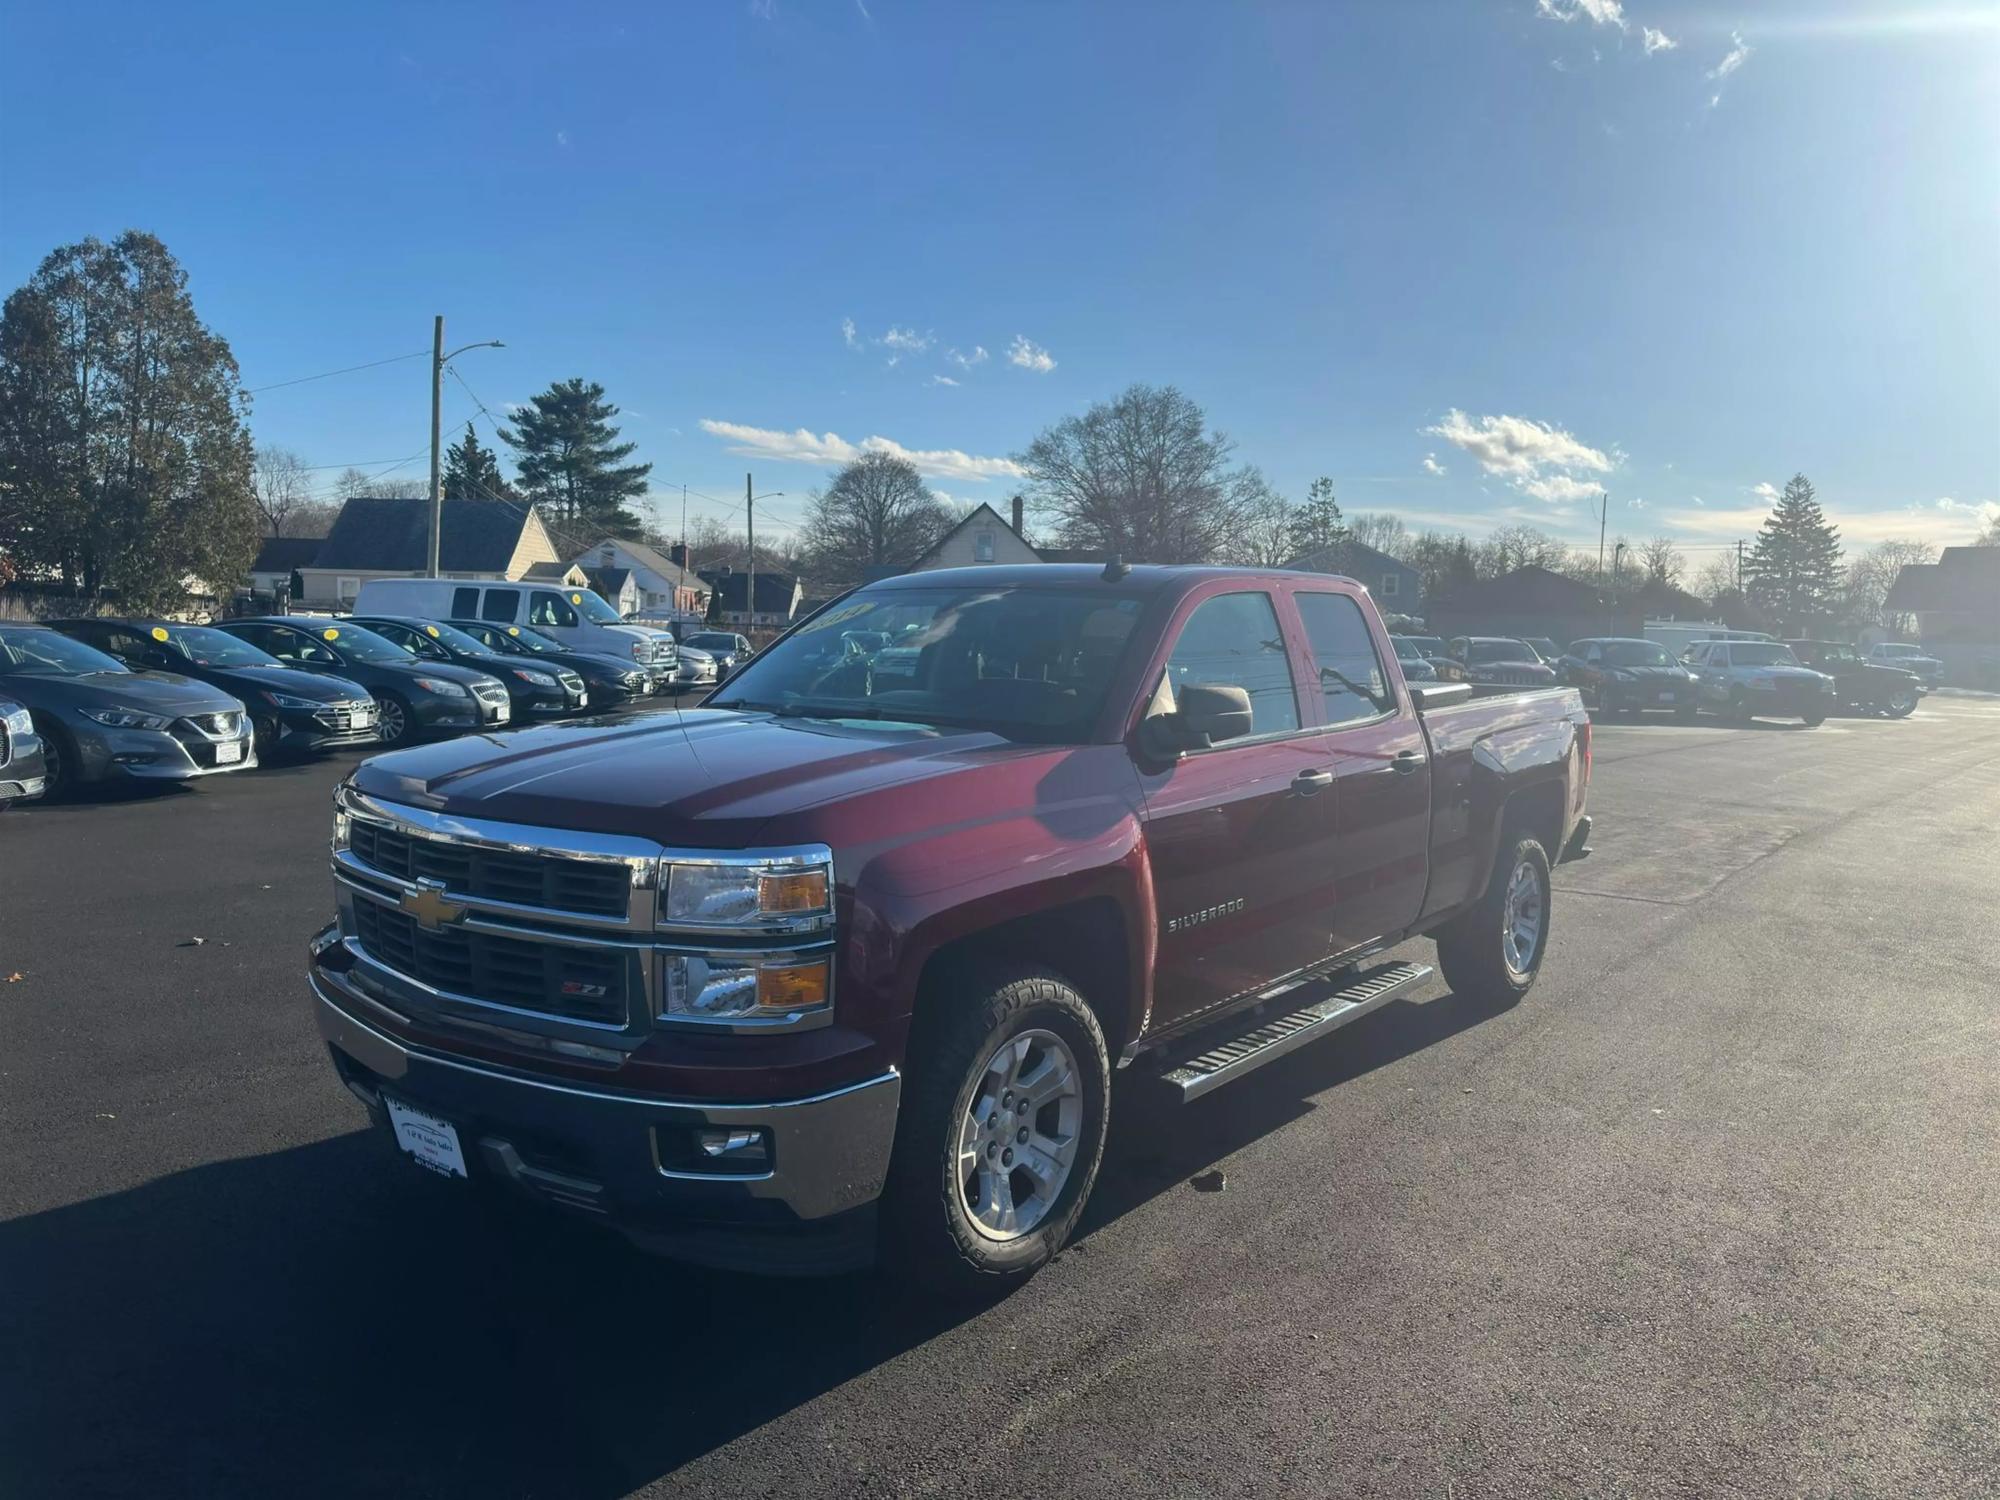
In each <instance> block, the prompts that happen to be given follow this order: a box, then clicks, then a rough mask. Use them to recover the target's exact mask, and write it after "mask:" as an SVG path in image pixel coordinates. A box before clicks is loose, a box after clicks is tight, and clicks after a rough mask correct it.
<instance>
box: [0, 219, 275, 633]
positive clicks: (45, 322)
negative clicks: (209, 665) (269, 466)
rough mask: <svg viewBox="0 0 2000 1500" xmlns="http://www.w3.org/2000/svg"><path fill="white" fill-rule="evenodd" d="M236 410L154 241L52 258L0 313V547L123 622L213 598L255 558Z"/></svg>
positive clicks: (255, 525) (92, 246)
mask: <svg viewBox="0 0 2000 1500" xmlns="http://www.w3.org/2000/svg"><path fill="white" fill-rule="evenodd" d="M248 405H249V403H248V400H247V398H246V397H245V394H244V392H243V389H242V386H241V384H240V382H239V380H238V377H237V371H236V357H235V356H234V355H233V354H231V353H230V351H229V345H228V343H227V342H226V341H225V340H223V339H222V338H220V337H218V336H217V335H216V334H214V333H212V332H210V331H209V329H208V328H207V327H206V326H204V325H203V323H202V321H201V319H200V318H198V317H196V316H195V310H194V301H193V299H192V298H191V297H190V296H189V295H188V290H187V273H186V272H185V271H183V270H182V269H181V266H180V263H179V262H178V261H176V260H175V259H174V257H173V256H172V254H170V253H169V252H168V250H167V247H166V246H165V245H163V244H161V243H160V241H159V240H158V239H156V238H154V237H153V236H152V235H150V234H146V233H143V232H142V231H139V230H128V231H126V232H125V233H124V234H121V235H120V236H119V237H118V238H117V239H116V240H114V241H112V242H111V243H110V244H108V245H107V244H105V243H104V242H103V241H102V240H98V239H86V240H84V241H82V242H80V243H78V244H74V245H65V246H63V247H62V248H61V249H59V250H56V251H54V252H53V253H51V254H50V255H49V256H48V258H47V259H45V260H44V261H43V262H42V264H41V266H40V267H39V268H38V269H37V270H36V272H35V274H34V276H33V277H32V278H31V279H30V280H29V282H28V284H27V285H26V286H23V287H21V288H20V289H19V290H17V291H16V292H14V293H13V294H12V295H11V296H9V297H8V298H7V302H6V307H5V310H4V311H0V500H4V502H5V503H4V504H0V525H4V528H5V530H4V533H0V549H4V550H5V551H7V552H8V553H10V554H11V555H12V556H13V557H14V559H15V560H16V562H17V563H19V564H23V565H28V566H35V567H40V568H43V569H47V570H48V571H50V572H52V573H54V574H55V575H56V576H58V577H60V578H61V580H62V582H63V584H64V586H65V587H66V588H68V589H70V590H72V591H74V592H79V593H91V594H96V593H101V592H102V593H113V594H116V595H117V596H118V597H119V599H120V600H121V601H122V602H123V603H125V604H126V605H127V606H128V607H130V608H133V609H135V610H137V609H149V608H160V607H167V606H173V605H178V604H179V603H181V602H182V600H183V599H184V598H185V580H187V579H188V578H190V577H192V578H196V579H199V580H201V581H203V582H204V583H206V584H207V585H209V586H210V587H211V588H215V589H218V590H222V591H224V592H226V591H227V590H229V589H230V588H231V587H233V586H234V585H235V584H236V583H237V582H238V581H239V580H240V579H241V578H242V577H243V576H244V574H245V573H247V572H248V571H249V567H250V563H251V560H252V559H253V558H254V557H255V556H256V552H257V535H258V531H259V518H258V510H257V500H256V496H255V494H254V493H253V490H252V487H251V474H250V468H251V446H250V434H249V432H248V431H247V430H246V428H245V426H244V416H245V413H246V411H247V409H248Z"/></svg>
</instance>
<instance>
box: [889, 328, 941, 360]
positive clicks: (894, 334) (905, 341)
mask: <svg viewBox="0 0 2000 1500" xmlns="http://www.w3.org/2000/svg"><path fill="white" fill-rule="evenodd" d="M875 342H876V343H878V344H881V345H882V346H883V347H884V348H888V349H894V350H896V351H897V352H898V353H901V354H922V353H923V352H924V351H925V350H926V349H928V348H930V346H931V345H932V344H934V343H936V342H937V339H936V337H935V336H934V335H932V334H928V333H918V332H917V330H916V329H914V328H895V327H891V328H890V330H889V331H888V332H887V333H885V334H883V335H882V337H880V338H879V339H877V340H876V341H875Z"/></svg>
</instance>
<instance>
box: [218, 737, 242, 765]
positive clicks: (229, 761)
mask: <svg viewBox="0 0 2000 1500" xmlns="http://www.w3.org/2000/svg"><path fill="white" fill-rule="evenodd" d="M241 759H243V741H241V740H224V741H223V742H222V743H221V744H219V745H217V746H216V747H215V763H216V764H217V765H218V766H233V765H235V764H236V762H238V761H239V760H241Z"/></svg>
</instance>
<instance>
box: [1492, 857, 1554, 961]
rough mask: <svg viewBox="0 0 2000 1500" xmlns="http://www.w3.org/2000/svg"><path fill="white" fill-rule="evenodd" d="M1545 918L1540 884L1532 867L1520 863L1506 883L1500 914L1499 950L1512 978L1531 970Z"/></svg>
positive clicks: (1540, 944) (1540, 939) (1525, 863)
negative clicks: (1503, 902)
mask: <svg viewBox="0 0 2000 1500" xmlns="http://www.w3.org/2000/svg"><path fill="white" fill-rule="evenodd" d="M1547 914H1548V913H1547V903H1546V902H1545V901H1543V899H1542V883H1541V882H1540V881H1539V880H1537V879H1536V878H1535V871H1534V867H1533V866H1532V865H1530V864H1528V863H1527V861H1525V860H1523V861H1522V862H1521V863H1520V864H1518V865H1516V866H1514V874H1513V876H1512V878H1510V879H1509V880H1508V882H1507V902H1506V906H1505V908H1504V909H1503V910H1502V912H1501V914H1500V923H1501V926H1500V949H1501V952H1502V954H1503V955H1504V956H1505V958H1506V960H1507V967H1508V968H1509V969H1512V970H1513V971H1514V972H1515V973H1516V974H1527V973H1529V972H1531V971H1532V970H1533V968H1534V966H1535V956H1536V954H1537V953H1539V952H1540V951H1541V946H1542V921H1543V919H1544V918H1545V917H1546V916H1547Z"/></svg>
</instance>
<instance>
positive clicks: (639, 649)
mask: <svg viewBox="0 0 2000 1500" xmlns="http://www.w3.org/2000/svg"><path fill="white" fill-rule="evenodd" d="M652 653H653V648H652V647H651V646H649V645H647V644H646V643H645V642H644V641H634V642H633V643H632V654H633V655H634V656H636V657H638V658H639V660H640V661H644V660H646V658H647V657H649V656H651V655H652Z"/></svg>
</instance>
